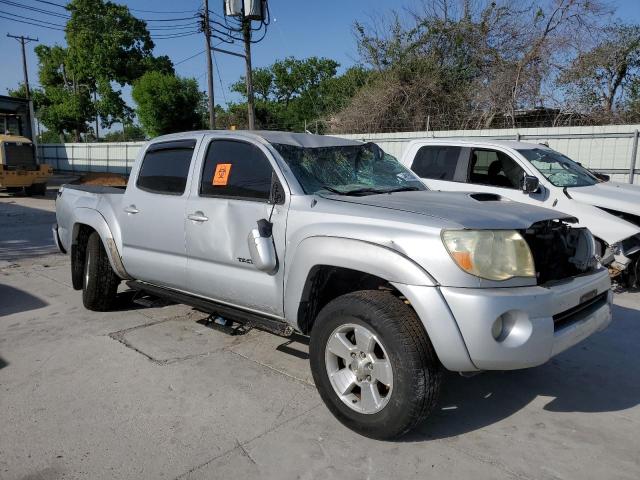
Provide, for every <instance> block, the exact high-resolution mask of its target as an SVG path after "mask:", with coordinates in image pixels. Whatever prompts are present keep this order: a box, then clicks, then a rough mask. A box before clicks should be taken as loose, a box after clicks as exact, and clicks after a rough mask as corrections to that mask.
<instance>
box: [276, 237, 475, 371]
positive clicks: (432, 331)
mask: <svg viewBox="0 0 640 480" xmlns="http://www.w3.org/2000/svg"><path fill="white" fill-rule="evenodd" d="M286 263H287V264H288V265H293V267H292V268H291V270H289V271H287V273H286V275H285V299H284V311H285V318H286V319H287V321H288V322H289V323H290V324H291V325H293V326H294V327H296V328H299V325H298V308H299V305H300V303H301V302H303V301H306V298H304V297H305V295H307V293H306V292H305V287H306V284H307V279H308V276H309V273H310V272H311V271H312V269H313V268H314V267H316V266H318V265H329V266H335V267H343V268H349V269H352V270H357V271H360V272H363V273H368V274H371V275H375V276H377V277H379V278H382V279H384V280H386V281H388V282H389V283H391V284H392V285H393V286H394V287H395V288H397V289H398V291H400V293H402V294H403V295H404V296H405V297H406V298H407V299H408V300H409V301H410V302H411V305H412V307H413V309H414V310H415V312H416V314H417V315H418V318H419V319H420V322H421V323H422V325H423V327H424V329H425V331H426V332H427V335H429V338H430V339H431V343H432V344H433V347H434V349H435V350H436V354H437V355H438V358H439V359H440V361H441V362H442V364H443V365H444V366H445V368H447V369H448V370H452V371H477V367H476V366H475V365H473V363H472V361H471V359H470V357H469V352H468V351H467V348H466V345H465V343H464V340H463V338H462V334H461V333H460V330H459V328H458V325H457V323H456V321H455V318H454V317H453V315H452V314H451V312H450V310H449V306H448V305H447V303H446V301H445V300H444V299H443V298H442V295H441V293H440V289H439V288H438V283H437V282H436V281H435V279H434V278H433V277H432V276H431V275H430V274H429V272H427V271H426V270H424V269H423V268H422V267H421V266H420V265H418V264H416V263H415V262H414V261H413V260H411V259H410V258H408V257H407V256H405V255H404V254H402V253H401V252H398V251H396V250H393V249H391V248H388V247H385V246H383V245H379V244H376V243H370V242H366V241H363V240H356V239H350V238H342V237H328V236H327V237H324V236H317V237H309V238H306V239H305V240H303V241H301V242H300V243H299V244H298V247H297V248H296V251H295V254H294V255H293V258H291V259H289V260H288V261H287V262H286Z"/></svg>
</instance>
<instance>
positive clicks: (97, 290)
mask: <svg viewBox="0 0 640 480" xmlns="http://www.w3.org/2000/svg"><path fill="white" fill-rule="evenodd" d="M119 283H120V278H119V277H118V275H116V273H115V272H114V271H113V269H112V268H111V264H110V263H109V257H108V256H107V252H106V251H105V249H104V247H103V246H102V240H100V236H99V235H98V233H97V232H93V233H92V234H91V235H89V239H88V240H87V250H86V254H85V263H84V275H83V283H82V303H83V304H84V306H85V308H87V309H88V310H93V311H96V312H106V311H108V310H110V309H111V308H112V306H113V304H114V303H115V299H116V293H117V290H118V284H119Z"/></svg>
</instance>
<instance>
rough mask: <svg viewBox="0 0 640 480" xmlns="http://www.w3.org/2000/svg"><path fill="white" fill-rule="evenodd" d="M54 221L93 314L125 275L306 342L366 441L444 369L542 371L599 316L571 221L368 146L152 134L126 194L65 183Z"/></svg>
mask: <svg viewBox="0 0 640 480" xmlns="http://www.w3.org/2000/svg"><path fill="white" fill-rule="evenodd" d="M56 215H57V224H56V225H54V227H53V235H54V239H55V241H56V242H57V244H58V245H59V248H60V249H61V250H62V251H63V252H69V253H70V255H71V277H72V281H73V286H74V287H75V288H76V289H78V290H80V289H81V290H82V295H83V302H84V305H85V306H86V307H87V308H88V309H90V310H108V309H109V308H111V307H112V306H113V304H114V300H115V298H116V291H117V288H118V284H119V283H120V282H121V281H122V280H125V281H127V282H128V285H129V286H130V287H132V288H134V289H138V290H142V291H144V292H148V293H151V294H154V295H157V296H162V297H167V298H170V299H173V300H175V301H178V302H181V303H185V304H188V305H192V306H194V307H195V308H196V309H198V310H201V311H203V312H208V313H212V314H216V315H221V316H223V317H224V318H226V319H228V320H230V321H235V322H240V323H244V324H248V325H251V326H255V327H258V328H262V329H264V330H268V331H271V332H274V333H277V334H280V335H289V334H291V333H292V332H293V331H297V332H300V333H302V334H304V335H309V337H310V362H311V370H312V373H313V378H314V380H315V384H316V386H317V388H318V391H319V393H320V395H321V397H322V399H323V400H324V402H325V404H326V405H327V407H328V408H329V409H330V410H331V411H332V412H333V414H334V415H335V416H336V417H337V418H338V419H339V420H340V421H341V422H342V423H344V424H345V425H347V426H348V427H349V428H352V429H354V430H356V431H358V432H360V433H361V434H363V435H367V436H370V437H375V438H393V437H397V436H400V435H402V434H404V433H406V432H408V431H409V430H411V429H412V428H414V427H415V426H416V425H418V424H419V423H420V422H421V421H423V420H424V419H425V418H426V417H427V416H428V415H429V413H430V412H431V410H432V409H433V408H434V406H435V405H436V403H437V401H438V395H439V392H440V386H441V383H442V379H443V369H448V370H452V371H456V372H477V371H480V370H495V369H499V370H503V369H519V368H527V367H533V366H536V365H540V364H542V363H544V362H546V361H547V360H549V359H550V358H551V357H553V356H554V355H556V354H558V353H559V352H562V351H563V350H565V349H567V348H569V347H571V346H572V345H575V344H576V343H578V342H580V341H581V340H583V339H584V338H586V337H588V336H589V335H591V334H593V333H594V332H597V331H599V330H602V329H603V328H605V327H606V326H607V324H608V323H609V322H610V320H611V292H610V280H609V276H608V274H607V270H606V269H605V268H603V267H602V266H600V265H599V264H598V263H597V262H596V260H595V257H594V251H593V240H592V237H591V234H590V233H589V231H588V230H587V229H585V228H577V227H576V226H575V219H574V218H572V217H570V216H567V215H563V214H559V213H558V212H555V211H552V210H547V209H542V208H538V207H534V206H529V205H523V204H520V203H517V202H512V201H509V200H505V199H502V198H500V197H497V196H495V195H487V194H468V193H438V192H429V191H427V189H426V188H425V186H424V185H423V183H422V182H421V181H420V179H419V178H418V177H417V176H416V175H415V174H413V173H412V172H411V171H410V170H408V169H406V168H405V167H403V166H402V165H401V164H400V163H399V162H398V161H397V160H396V159H395V158H393V157H392V156H390V155H387V154H385V153H384V152H383V151H382V150H380V148H378V147H377V146H376V145H374V144H363V143H360V142H356V141H351V140H344V139H339V138H332V137H323V136H316V135H306V134H293V133H280V132H241V131H236V132H227V131H206V132H189V133H183V134H176V135H169V136H165V137H160V138H157V139H155V140H153V141H151V142H149V143H148V144H147V145H146V147H145V148H143V149H142V150H141V152H140V155H139V158H138V159H137V161H136V163H135V165H134V167H133V169H132V172H131V176H130V178H129V182H128V185H127V187H126V189H117V188H108V187H81V186H64V187H63V188H61V189H60V192H59V195H58V199H57V203H56ZM214 407H215V406H212V408H214Z"/></svg>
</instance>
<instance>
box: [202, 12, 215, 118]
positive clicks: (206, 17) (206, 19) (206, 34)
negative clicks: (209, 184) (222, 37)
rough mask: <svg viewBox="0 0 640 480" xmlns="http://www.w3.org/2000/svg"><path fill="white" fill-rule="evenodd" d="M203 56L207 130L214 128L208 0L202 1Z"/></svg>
mask: <svg viewBox="0 0 640 480" xmlns="http://www.w3.org/2000/svg"><path fill="white" fill-rule="evenodd" d="M202 30H203V31H204V40H205V55H206V57H207V88H208V90H209V128H210V129H212V130H213V129H215V128H216V112H215V110H214V109H213V105H214V102H213V61H212V59H211V24H210V23H209V0H204V26H203V28H202Z"/></svg>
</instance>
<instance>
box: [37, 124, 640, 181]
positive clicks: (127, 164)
mask: <svg viewBox="0 0 640 480" xmlns="http://www.w3.org/2000/svg"><path fill="white" fill-rule="evenodd" d="M639 130H640V125H607V126H596V127H554V128H522V129H498V130H447V131H431V132H402V133H376V134H353V135H338V136H340V137H344V138H352V139H357V140H363V141H371V142H375V143H377V144H378V145H380V147H382V148H383V149H384V150H385V151H386V152H388V153H390V154H392V155H395V156H396V157H398V158H399V157H400V156H401V155H402V154H403V153H404V149H405V147H406V145H407V144H408V143H409V142H410V141H411V140H415V139H416V138H425V137H427V138H486V139H501V140H521V141H526V142H535V143H541V142H546V143H548V144H549V146H550V147H551V148H553V149H555V150H557V151H559V152H561V153H564V154H565V155H567V156H568V157H570V158H573V159H574V160H576V161H578V162H580V163H582V164H583V165H584V166H586V167H588V168H591V169H593V170H596V171H598V172H602V173H606V174H608V175H611V176H612V178H613V179H614V180H617V181H624V182H630V183H633V182H634V179H635V180H636V181H638V178H637V175H638V174H640V168H638V167H640V161H638V156H639V155H638V154H639V152H638V136H639V135H638V131H639ZM143 145H144V142H122V143H66V144H60V145H56V144H42V145H40V146H39V147H38V148H39V154H40V161H41V162H44V163H48V164H49V165H52V166H53V168H54V169H55V170H57V171H64V172H77V173H86V172H112V173H120V174H128V173H129V172H130V170H131V166H132V164H133V162H134V161H135V158H136V156H137V154H138V152H139V150H140V148H141V147H142V146H143Z"/></svg>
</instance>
